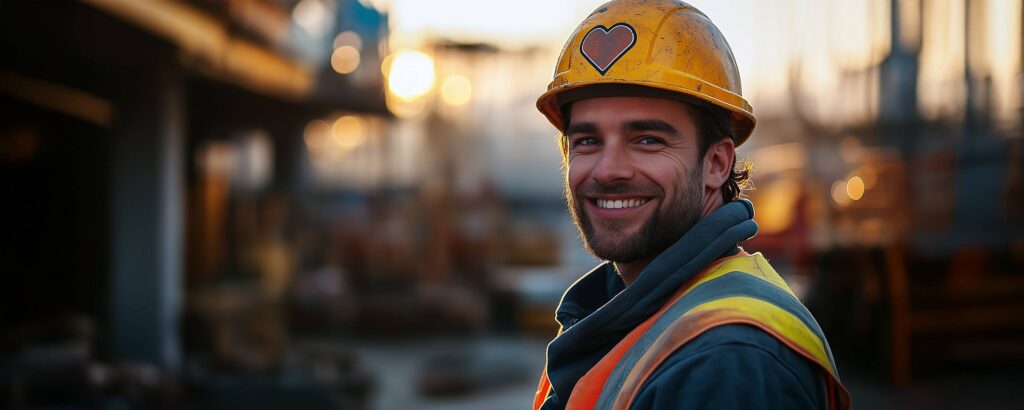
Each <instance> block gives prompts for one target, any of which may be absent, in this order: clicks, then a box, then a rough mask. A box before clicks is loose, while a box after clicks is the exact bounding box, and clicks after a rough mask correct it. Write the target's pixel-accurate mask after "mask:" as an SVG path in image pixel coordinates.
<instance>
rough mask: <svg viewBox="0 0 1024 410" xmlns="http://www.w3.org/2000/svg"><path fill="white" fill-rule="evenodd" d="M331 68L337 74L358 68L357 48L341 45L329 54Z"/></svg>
mask: <svg viewBox="0 0 1024 410" xmlns="http://www.w3.org/2000/svg"><path fill="white" fill-rule="evenodd" d="M331 68H333V69H334V71H336V72H337V73H338V74H351V73H352V72H353V71H356V69H357V68H359V50H357V49H356V48H355V47H353V46H341V47H338V48H337V49H336V50H334V53H333V54H331Z"/></svg>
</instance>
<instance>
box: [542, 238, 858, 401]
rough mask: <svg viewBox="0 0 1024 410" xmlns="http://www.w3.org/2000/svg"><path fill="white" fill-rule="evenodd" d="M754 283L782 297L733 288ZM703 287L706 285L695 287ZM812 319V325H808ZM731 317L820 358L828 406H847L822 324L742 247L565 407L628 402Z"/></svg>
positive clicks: (640, 329) (684, 291)
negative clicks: (658, 371)
mask: <svg viewBox="0 0 1024 410" xmlns="http://www.w3.org/2000/svg"><path fill="white" fill-rule="evenodd" d="M751 278H756V280H751ZM701 285H706V286H701ZM730 286H731V289H732V290H731V291H730V292H728V293H729V295H727V296H721V295H719V296H720V297H717V296H714V293H715V292H714V290H715V288H716V287H717V288H719V289H722V288H723V287H730ZM753 287H762V288H763V289H766V290H768V291H769V292H768V293H771V292H774V294H776V295H780V296H779V297H778V298H777V299H776V301H775V302H769V301H766V300H765V299H766V298H765V297H764V296H763V295H762V296H761V297H754V296H753V295H744V294H743V292H742V291H741V292H738V293H737V292H736V289H749V288H753ZM698 288H703V289H702V291H701V292H694V290H695V289H698ZM779 290H781V291H784V293H780V292H779ZM697 293H703V294H700V295H698V294H697ZM688 296H689V297H688ZM789 298H791V299H789ZM780 304H785V305H786V306H788V307H789V310H787V309H784V308H783V307H781V306H780ZM792 311H797V312H798V315H800V316H802V317H803V318H804V319H803V320H801V317H800V316H798V315H795V314H794V313H791V312H792ZM808 322H810V323H813V325H812V326H808V324H807V323H808ZM727 324H745V325H750V326H754V327H757V328H758V329H761V330H763V331H765V332H767V333H768V334H770V335H772V336H773V337H775V338H776V339H778V340H779V341H780V342H782V343H783V344H785V345H786V346H788V347H789V348H790V349H792V350H793V351H795V352H796V353H798V354H799V355H800V356H803V357H804V358H806V359H807V360H810V361H811V362H813V363H815V364H817V365H818V367H819V368H820V369H821V370H822V372H823V374H824V375H825V378H826V385H827V389H828V402H829V409H849V408H850V394H849V393H848V392H847V391H846V388H844V387H843V385H842V384H841V383H840V381H839V375H838V373H837V372H836V368H835V365H834V363H833V360H832V352H831V350H830V349H829V347H828V342H827V341H826V340H825V337H824V334H823V333H821V330H820V328H818V326H817V323H816V322H814V319H813V318H812V317H811V316H810V313H807V311H806V308H804V307H803V304H801V303H800V301H799V300H798V299H797V298H796V296H795V295H794V294H793V291H792V290H790V289H789V287H788V286H786V282H785V281H783V280H782V278H781V277H779V275H778V273H776V272H775V270H774V269H772V267H771V265H769V264H768V261H766V260H765V259H764V257H763V256H761V254H760V253H755V254H753V255H751V254H747V253H745V252H741V253H740V254H738V255H735V256H730V257H726V258H722V259H719V260H718V261H716V262H715V263H714V264H712V265H711V266H710V267H708V268H707V269H705V270H704V271H703V272H701V273H699V274H697V275H696V276H694V277H693V278H691V279H690V280H688V281H687V282H686V283H685V284H684V285H683V286H681V287H680V289H679V290H678V291H676V293H675V294H673V295H672V297H671V298H669V300H668V301H667V302H666V303H665V304H664V305H663V306H662V307H661V309H659V310H658V311H657V312H656V313H654V314H653V315H651V317H649V318H647V320H645V321H644V322H642V323H640V324H639V325H637V326H636V328H634V329H633V330H632V331H630V332H629V333H628V334H626V336H625V337H623V338H622V340H621V341H619V343H618V344H616V345H615V346H614V347H613V348H612V349H611V351H609V352H608V353H607V354H606V355H605V356H604V357H603V358H602V359H601V360H600V361H599V362H598V363H597V364H596V365H594V367H592V368H591V369H590V371H588V372H587V373H586V374H585V375H584V376H583V377H582V378H580V380H579V381H578V382H577V383H576V386H575V387H574V388H573V390H572V393H571V394H570V396H569V401H568V403H566V407H565V408H566V409H567V410H576V409H628V408H629V407H630V406H631V405H632V403H633V401H634V400H635V399H636V396H637V394H638V393H639V392H640V388H641V387H642V386H643V385H644V382H645V381H647V379H648V378H649V377H650V376H651V374H653V373H654V370H655V369H657V368H658V366H659V365H660V364H661V363H662V362H664V361H665V359H667V358H668V357H669V356H671V355H672V353H674V352H676V351H677V350H679V349H680V348H681V347H682V346H683V345H685V344H686V343H687V342H689V341H690V340H693V339H694V338H696V337H697V336H700V335H701V334H702V333H704V332H705V331H707V330H708V329H711V328H714V327H716V326H722V325H727ZM812 327H813V328H812ZM559 332H561V330H559ZM638 341H640V343H638ZM645 346H646V347H645ZM627 353H629V355H627ZM624 357H627V358H628V359H625V360H624V359H623V358H624ZM550 390H551V381H550V380H548V377H547V371H546V370H545V371H544V372H543V373H542V374H541V378H540V384H539V386H538V387H537V393H536V395H535V396H534V400H533V409H534V410H539V409H540V408H541V406H542V405H543V404H544V401H545V400H546V399H547V397H548V395H549V393H550Z"/></svg>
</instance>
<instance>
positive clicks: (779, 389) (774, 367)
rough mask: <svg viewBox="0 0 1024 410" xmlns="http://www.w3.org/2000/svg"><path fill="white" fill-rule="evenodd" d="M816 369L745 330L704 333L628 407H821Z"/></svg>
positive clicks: (821, 380) (823, 401) (664, 365)
mask: <svg viewBox="0 0 1024 410" xmlns="http://www.w3.org/2000/svg"><path fill="white" fill-rule="evenodd" d="M824 386H825V385H824V378H823V377H822V374H821V371H820V370H819V369H818V368H817V367H816V365H815V364H814V363H812V362H810V361H808V360H806V359H804V358H803V357H801V356H799V355H798V354H797V353H795V352H793V351H792V350H790V349H789V348H788V347H786V346H785V345H784V344H782V343H781V342H779V341H778V340H777V339H775V338H774V337H772V336H771V335H769V334H767V333H765V332H764V331H762V330H760V329H757V328H754V327H751V326H746V325H739V324H734V325H724V326H719V327H716V328H713V329H710V330H708V331H707V332H705V333H703V334H702V335H701V336H699V337H697V338H696V339H694V340H692V341H691V342H689V343H687V344H686V345H685V346H683V347H682V348H680V349H679V350H678V351H676V352H675V353H673V354H672V355H670V356H669V357H668V358H667V359H666V360H665V361H664V362H663V363H662V364H661V365H660V366H659V367H658V368H657V369H656V370H655V371H654V373H653V374H652V375H651V377H650V379H648V380H647V382H646V383H645V384H644V386H643V387H642V388H641V389H640V392H639V394H638V396H637V398H636V401H635V402H634V408H638V409H646V408H677V407H678V408H704V407H707V406H708V403H710V402H713V403H715V405H714V407H716V408H773V407H782V408H800V409H802V408H806V409H811V408H823V407H824V406H825V405H827V400H828V399H827V397H826V395H825V387H824Z"/></svg>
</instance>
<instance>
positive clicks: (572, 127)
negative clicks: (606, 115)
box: [565, 119, 679, 136]
mask: <svg viewBox="0 0 1024 410" xmlns="http://www.w3.org/2000/svg"><path fill="white" fill-rule="evenodd" d="M623 128H624V129H625V130H627V131H633V132H636V131H660V132H664V133H667V134H670V135H672V136H676V135H678V134H679V130H677V129H676V127H673V126H672V124H669V123H667V122H665V121H662V120H653V119H652V120H633V121H627V122H626V123H625V124H624V126H623ZM575 133H597V124H595V123H593V122H574V123H572V124H569V126H568V127H567V128H566V129H565V135H572V134H575Z"/></svg>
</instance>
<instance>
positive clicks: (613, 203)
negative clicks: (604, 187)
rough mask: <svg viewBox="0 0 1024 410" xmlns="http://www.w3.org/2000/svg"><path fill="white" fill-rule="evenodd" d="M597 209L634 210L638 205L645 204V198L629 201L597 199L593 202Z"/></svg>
mask: <svg viewBox="0 0 1024 410" xmlns="http://www.w3.org/2000/svg"><path fill="white" fill-rule="evenodd" d="M594 202H595V203H596V204H597V207H598V208H604V209H622V208H636V207H638V206H640V205H643V204H645V203H647V199H645V198H631V199H597V200H595V201H594Z"/></svg>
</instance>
